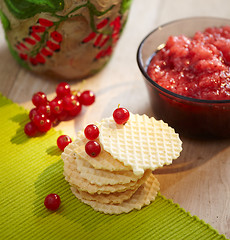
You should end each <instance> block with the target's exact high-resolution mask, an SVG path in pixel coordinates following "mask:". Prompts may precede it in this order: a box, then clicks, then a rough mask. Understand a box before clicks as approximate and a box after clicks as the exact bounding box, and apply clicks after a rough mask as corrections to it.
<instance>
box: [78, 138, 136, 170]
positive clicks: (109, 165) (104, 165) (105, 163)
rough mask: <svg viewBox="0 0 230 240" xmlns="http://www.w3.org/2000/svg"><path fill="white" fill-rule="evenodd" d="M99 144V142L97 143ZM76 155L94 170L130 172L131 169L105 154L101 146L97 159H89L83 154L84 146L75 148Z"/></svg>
mask: <svg viewBox="0 0 230 240" xmlns="http://www.w3.org/2000/svg"><path fill="white" fill-rule="evenodd" d="M98 142H99V143H100V141H98ZM75 151H76V154H77V155H78V156H79V157H81V158H83V159H85V160H86V161H88V162H89V163H90V164H91V165H92V166H93V167H94V168H95V169H102V170H108V171H127V170H132V168H131V167H129V166H125V165H124V164H123V163H122V162H120V161H118V160H117V159H114V158H113V157H112V156H111V154H109V153H108V152H106V151H105V150H104V149H103V146H101V152H100V154H99V155H98V156H97V157H94V158H92V157H90V156H89V155H88V154H87V153H86V152H85V144H82V145H81V146H79V147H77V148H76V150H75Z"/></svg>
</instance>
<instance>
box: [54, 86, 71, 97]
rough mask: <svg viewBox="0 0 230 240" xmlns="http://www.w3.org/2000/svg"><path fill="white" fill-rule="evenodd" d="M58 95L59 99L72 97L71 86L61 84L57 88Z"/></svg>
mask: <svg viewBox="0 0 230 240" xmlns="http://www.w3.org/2000/svg"><path fill="white" fill-rule="evenodd" d="M56 94H57V97H59V98H63V97H64V96H68V95H70V94H71V91H70V85H69V84H68V83H66V82H61V83H59V84H58V85H57V88H56Z"/></svg>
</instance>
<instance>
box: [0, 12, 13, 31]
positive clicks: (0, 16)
mask: <svg viewBox="0 0 230 240" xmlns="http://www.w3.org/2000/svg"><path fill="white" fill-rule="evenodd" d="M0 19H1V22H2V25H3V28H4V30H5V31H8V30H10V28H11V27H10V21H9V19H8V18H7V17H6V15H5V14H4V13H3V12H2V11H1V10H0Z"/></svg>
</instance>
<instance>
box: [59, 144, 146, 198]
mask: <svg viewBox="0 0 230 240" xmlns="http://www.w3.org/2000/svg"><path fill="white" fill-rule="evenodd" d="M75 147H76V146H75V141H74V142H72V143H70V144H69V145H68V146H67V147H66V148H65V150H64V152H63V153H62V159H63V161H64V173H63V174H64V176H65V179H66V180H67V181H68V182H69V183H70V185H71V186H73V187H75V188H76V189H78V190H81V191H85V192H88V193H90V194H95V193H98V194H101V193H104V194H109V193H113V192H124V191H126V190H128V189H136V188H138V187H139V186H140V185H141V184H143V183H144V182H145V180H146V179H147V177H148V176H149V175H150V174H151V171H146V172H145V173H144V175H143V177H141V178H140V179H138V180H136V181H130V182H129V183H126V184H115V185H109V184H108V185H102V186H99V185H97V184H91V183H90V182H89V181H88V180H87V179H84V178H83V177H82V176H81V174H80V172H79V171H78V170H77V166H76V161H75V160H76V154H75Z"/></svg>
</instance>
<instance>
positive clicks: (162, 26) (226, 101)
mask: <svg viewBox="0 0 230 240" xmlns="http://www.w3.org/2000/svg"><path fill="white" fill-rule="evenodd" d="M193 19H210V20H211V19H212V20H215V19H216V20H226V21H229V23H230V18H229V19H228V18H221V17H212V16H196V17H188V18H181V19H176V20H172V21H169V22H167V23H164V24H162V25H159V26H158V27H156V28H154V29H153V30H152V31H151V32H150V33H148V34H147V35H146V36H145V37H144V39H143V40H142V41H141V43H140V44H139V46H138V49H137V54H136V61H137V64H138V67H139V69H140V71H141V72H142V74H143V76H144V77H145V79H147V80H148V82H149V83H150V84H151V85H153V86H154V87H155V88H157V89H159V90H160V91H162V92H164V93H166V94H168V95H171V96H173V97H176V98H179V99H182V100H186V101H188V102H196V103H204V104H213V103H215V104H223V103H229V104H230V99H227V100H207V99H198V98H192V97H187V96H183V95H180V94H177V93H174V92H171V91H169V90H167V89H166V88H163V87H162V86H160V85H159V84H157V83H156V82H155V81H154V80H152V79H151V78H150V77H149V75H148V74H147V72H146V70H145V68H144V67H143V64H142V59H141V55H142V54H141V50H142V47H143V45H144V43H145V41H146V40H147V39H148V38H149V37H150V35H152V34H154V33H155V32H156V31H158V30H160V29H162V28H164V27H165V26H168V25H171V24H174V23H177V22H182V21H186V20H193Z"/></svg>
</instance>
